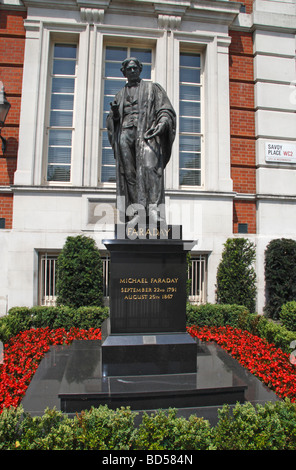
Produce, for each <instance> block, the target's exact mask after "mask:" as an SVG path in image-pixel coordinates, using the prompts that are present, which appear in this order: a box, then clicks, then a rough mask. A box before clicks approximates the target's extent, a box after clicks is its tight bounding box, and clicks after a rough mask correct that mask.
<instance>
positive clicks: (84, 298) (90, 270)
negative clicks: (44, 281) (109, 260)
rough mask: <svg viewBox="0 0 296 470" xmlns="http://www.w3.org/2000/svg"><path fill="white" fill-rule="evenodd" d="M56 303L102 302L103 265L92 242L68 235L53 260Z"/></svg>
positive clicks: (77, 305) (85, 304) (81, 236)
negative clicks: (55, 276)
mask: <svg viewBox="0 0 296 470" xmlns="http://www.w3.org/2000/svg"><path fill="white" fill-rule="evenodd" d="M56 286H57V293H58V296H57V304H58V305H67V306H69V307H82V306H102V305H103V265H102V260H101V256H100V252H99V250H98V248H97V247H96V244H95V241H94V240H93V239H91V238H89V237H86V236H84V235H78V236H76V237H68V238H67V240H66V243H65V245H64V247H63V249H62V251H61V253H60V255H59V257H58V260H57V284H56Z"/></svg>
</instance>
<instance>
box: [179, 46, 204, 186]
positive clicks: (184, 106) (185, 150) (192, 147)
mask: <svg viewBox="0 0 296 470" xmlns="http://www.w3.org/2000/svg"><path fill="white" fill-rule="evenodd" d="M179 101H180V102H179V130H180V136H179V182H180V185H181V186H184V185H186V186H187V185H188V186H201V137H202V135H201V56H200V54H194V53H189V52H181V54H180V90H179Z"/></svg>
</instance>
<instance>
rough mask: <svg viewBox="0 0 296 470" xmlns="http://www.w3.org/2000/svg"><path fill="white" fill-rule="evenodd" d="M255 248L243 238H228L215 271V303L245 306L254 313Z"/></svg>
mask: <svg viewBox="0 0 296 470" xmlns="http://www.w3.org/2000/svg"><path fill="white" fill-rule="evenodd" d="M255 257H256V250H255V246H254V244H253V243H252V242H250V241H249V240H247V239H245V238H233V239H231V238H229V239H228V240H227V241H226V243H225V244H224V250H223V253H222V259H221V262H220V264H219V266H218V271H217V301H218V303H220V304H237V305H245V306H246V307H247V308H248V310H249V311H250V312H254V311H255V299H256V273H255V269H254V266H253V263H254V261H255Z"/></svg>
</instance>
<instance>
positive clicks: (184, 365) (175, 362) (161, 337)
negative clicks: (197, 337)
mask: <svg viewBox="0 0 296 470" xmlns="http://www.w3.org/2000/svg"><path fill="white" fill-rule="evenodd" d="M192 372H196V342H195V341H194V340H193V338H191V336H190V335H189V334H188V333H168V334H155V335H140V334H137V335H110V336H108V337H107V338H106V340H105V341H104V342H103V344H102V374H103V376H121V375H122V374H123V373H124V375H127V376H128V375H155V374H174V373H179V374H181V373H192Z"/></svg>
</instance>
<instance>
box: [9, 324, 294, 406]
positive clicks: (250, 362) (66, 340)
mask: <svg viewBox="0 0 296 470" xmlns="http://www.w3.org/2000/svg"><path fill="white" fill-rule="evenodd" d="M188 332H189V333H190V334H191V335H192V336H196V337H197V338H199V339H200V340H201V341H215V342H216V343H217V344H218V345H220V346H221V347H222V348H223V349H225V350H226V351H227V352H228V353H229V354H231V356H233V357H234V358H235V359H237V361H238V362H239V363H240V364H242V365H243V366H244V367H245V368H246V369H248V370H249V371H250V372H251V373H252V374H254V375H256V376H257V377H258V378H259V379H261V381H262V382H263V383H265V384H266V385H267V386H268V387H270V388H271V389H272V390H274V391H275V393H276V394H277V395H278V396H279V397H281V398H284V397H288V398H289V399H290V400H291V401H292V402H295V401H296V380H295V379H296V368H295V366H294V365H293V364H291V362H290V360H289V356H288V354H285V353H283V351H282V350H281V349H279V348H276V347H275V346H274V345H272V344H269V343H268V342H267V341H265V340H264V339H261V338H259V337H258V336H255V335H252V334H251V333H249V332H247V331H242V330H239V329H237V328H232V327H230V326H226V327H222V326H221V327H191V328H188ZM74 339H101V331H100V330H99V329H90V330H80V329H78V328H73V329H71V330H70V331H68V332H67V331H66V330H65V329H63V328H59V329H57V330H50V329H49V328H39V329H32V330H27V331H24V332H22V333H20V334H19V335H17V336H15V337H14V338H11V340H10V341H9V343H8V344H6V345H5V354H4V364H3V365H2V367H0V413H1V411H2V410H3V408H4V407H6V408H8V407H9V406H15V407H16V406H18V405H19V404H20V402H21V400H22V398H23V396H24V395H25V393H26V390H27V388H28V385H29V383H30V381H31V379H32V377H33V375H34V373H35V371H36V370H37V368H38V365H39V363H40V361H41V359H42V358H43V356H44V354H45V353H46V352H47V351H48V350H49V348H50V346H52V345H60V344H70V343H71V342H72V341H73V340H74Z"/></svg>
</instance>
